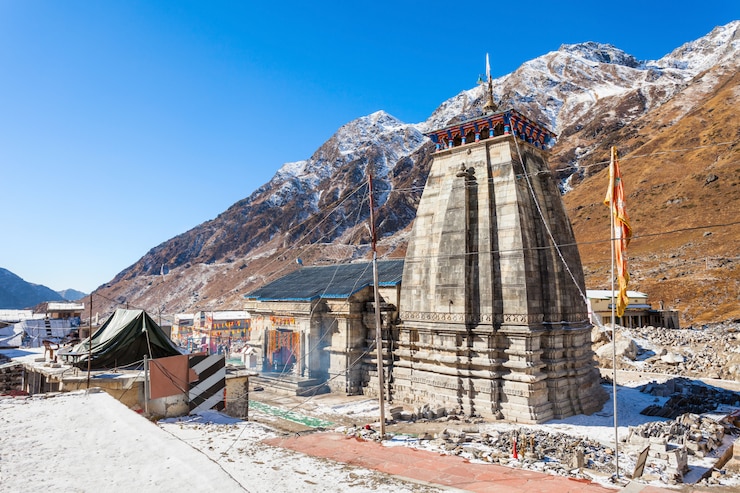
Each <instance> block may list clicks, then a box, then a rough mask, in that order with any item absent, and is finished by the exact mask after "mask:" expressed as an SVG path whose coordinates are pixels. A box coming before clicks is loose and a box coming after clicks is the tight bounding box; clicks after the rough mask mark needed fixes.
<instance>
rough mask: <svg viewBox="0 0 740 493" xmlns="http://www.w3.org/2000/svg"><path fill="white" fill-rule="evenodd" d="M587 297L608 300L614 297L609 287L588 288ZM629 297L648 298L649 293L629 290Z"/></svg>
mask: <svg viewBox="0 0 740 493" xmlns="http://www.w3.org/2000/svg"><path fill="white" fill-rule="evenodd" d="M616 295H617V291H614V296H616ZM586 297H587V298H589V299H598V300H608V299H611V297H612V292H611V291H610V290H608V289H587V290H586ZM627 297H628V298H644V299H647V297H648V295H647V293H641V292H640V291H627Z"/></svg>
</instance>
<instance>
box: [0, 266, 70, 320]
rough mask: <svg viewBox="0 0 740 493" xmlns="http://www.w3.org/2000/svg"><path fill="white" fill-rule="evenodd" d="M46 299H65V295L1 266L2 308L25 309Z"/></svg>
mask: <svg viewBox="0 0 740 493" xmlns="http://www.w3.org/2000/svg"><path fill="white" fill-rule="evenodd" d="M44 301H64V297H62V295H61V294H59V293H57V292H56V291H54V290H53V289H51V288H47V287H46V286H43V285H41V284H33V283H30V282H27V281H24V280H23V279H22V278H20V277H19V276H17V275H15V274H13V273H12V272H10V271H9V270H7V269H3V268H2V267H0V308H8V309H12V310H23V309H27V308H31V307H33V306H35V305H38V304H39V303H42V302H44Z"/></svg>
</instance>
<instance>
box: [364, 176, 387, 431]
mask: <svg viewBox="0 0 740 493" xmlns="http://www.w3.org/2000/svg"><path fill="white" fill-rule="evenodd" d="M368 184H369V191H370V236H371V237H372V238H371V243H372V248H373V291H374V296H375V349H376V351H377V358H378V405H379V406H380V439H381V440H383V439H385V395H384V394H385V390H384V388H383V387H384V385H383V380H384V379H383V337H382V334H381V330H380V294H379V293H378V252H377V250H376V248H375V246H376V245H375V210H374V208H375V204H374V203H373V176H372V175H369V176H368Z"/></svg>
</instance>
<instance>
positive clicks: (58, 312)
mask: <svg viewBox="0 0 740 493" xmlns="http://www.w3.org/2000/svg"><path fill="white" fill-rule="evenodd" d="M39 308H40V309H37V312H38V313H44V314H45V316H46V318H50V319H56V320H68V319H74V318H76V319H77V320H78V325H79V320H80V319H81V318H82V312H84V311H85V304H84V303H75V302H72V301H48V302H46V303H42V304H41V305H40V306H39Z"/></svg>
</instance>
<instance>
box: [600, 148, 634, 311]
mask: <svg viewBox="0 0 740 493" xmlns="http://www.w3.org/2000/svg"><path fill="white" fill-rule="evenodd" d="M604 205H606V206H607V207H609V208H610V209H611V213H612V216H613V217H614V231H613V232H612V239H613V240H614V252H615V255H614V256H615V261H616V265H617V278H618V279H619V295H618V296H617V307H616V310H617V316H618V317H621V316H622V315H624V309H625V308H627V303H628V302H629V298H628V297H627V284H628V283H629V281H630V275H629V272H627V258H626V254H627V247H628V246H629V244H630V239H631V238H632V227H631V226H630V218H629V216H628V215H627V209H626V207H625V206H626V200H625V196H624V185H623V184H622V174H621V173H620V171H619V158H618V156H617V148H616V147H612V156H611V163H610V165H609V188H608V189H607V191H606V198H605V199H604Z"/></svg>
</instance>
